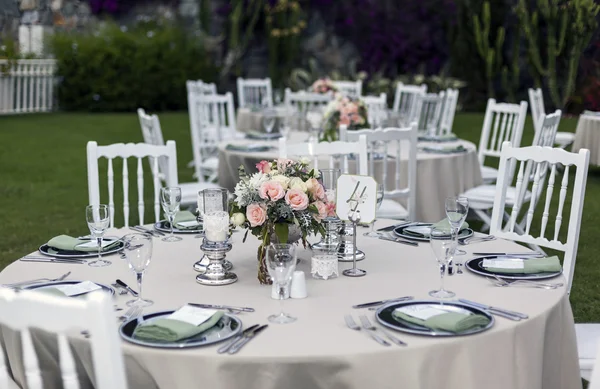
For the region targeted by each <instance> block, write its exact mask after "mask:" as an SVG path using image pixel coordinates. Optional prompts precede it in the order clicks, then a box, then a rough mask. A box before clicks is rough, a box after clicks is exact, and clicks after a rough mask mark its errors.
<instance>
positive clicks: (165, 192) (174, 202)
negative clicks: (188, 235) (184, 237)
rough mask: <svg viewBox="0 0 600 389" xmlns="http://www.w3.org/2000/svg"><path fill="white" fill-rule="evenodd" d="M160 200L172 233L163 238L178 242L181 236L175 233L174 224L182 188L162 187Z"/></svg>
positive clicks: (165, 240) (167, 240)
mask: <svg viewBox="0 0 600 389" xmlns="http://www.w3.org/2000/svg"><path fill="white" fill-rule="evenodd" d="M160 202H161V204H162V208H163V211H165V215H166V216H167V218H168V219H169V225H170V226H171V233H170V234H169V236H165V237H164V238H162V240H163V241H164V242H178V241H180V240H181V238H180V237H179V236H175V235H173V225H174V224H175V215H176V214H177V212H179V204H180V203H181V188H179V187H170V186H168V187H166V188H161V189H160Z"/></svg>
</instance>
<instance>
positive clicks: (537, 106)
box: [527, 88, 546, 131]
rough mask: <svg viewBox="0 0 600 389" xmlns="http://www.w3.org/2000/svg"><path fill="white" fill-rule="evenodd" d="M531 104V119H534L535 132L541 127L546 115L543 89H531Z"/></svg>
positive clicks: (529, 91)
mask: <svg viewBox="0 0 600 389" xmlns="http://www.w3.org/2000/svg"><path fill="white" fill-rule="evenodd" d="M527 92H528V93H529V104H530V106H531V118H532V119H533V129H534V130H535V131H537V130H538V128H539V127H540V125H541V123H542V120H543V117H544V115H545V114H546V108H544V94H543V93H542V89H541V88H536V89H533V88H529V89H528V90H527Z"/></svg>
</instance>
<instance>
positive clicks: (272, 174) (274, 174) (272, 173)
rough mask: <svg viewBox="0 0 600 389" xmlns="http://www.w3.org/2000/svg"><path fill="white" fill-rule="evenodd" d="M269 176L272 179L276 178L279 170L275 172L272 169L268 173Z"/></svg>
mask: <svg viewBox="0 0 600 389" xmlns="http://www.w3.org/2000/svg"><path fill="white" fill-rule="evenodd" d="M269 174H270V175H271V177H273V176H276V175H278V174H279V170H277V169H272V170H271V171H270V172H269Z"/></svg>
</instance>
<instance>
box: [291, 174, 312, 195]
mask: <svg viewBox="0 0 600 389" xmlns="http://www.w3.org/2000/svg"><path fill="white" fill-rule="evenodd" d="M290 189H299V190H301V191H302V192H305V193H306V191H307V190H308V187H307V186H306V184H305V183H304V181H302V178H300V177H294V178H292V179H291V180H290Z"/></svg>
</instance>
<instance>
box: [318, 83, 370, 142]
mask: <svg viewBox="0 0 600 389" xmlns="http://www.w3.org/2000/svg"><path fill="white" fill-rule="evenodd" d="M323 121H324V125H323V135H322V138H321V141H326V142H333V141H335V140H337V139H338V132H339V128H340V125H345V126H347V127H348V130H359V129H361V128H369V120H368V116H367V106H366V105H365V103H364V101H362V100H361V99H358V98H350V97H347V96H342V95H337V96H336V98H335V99H333V100H332V101H331V102H330V103H329V104H328V105H327V107H326V108H325V113H324V114H323Z"/></svg>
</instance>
